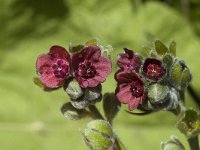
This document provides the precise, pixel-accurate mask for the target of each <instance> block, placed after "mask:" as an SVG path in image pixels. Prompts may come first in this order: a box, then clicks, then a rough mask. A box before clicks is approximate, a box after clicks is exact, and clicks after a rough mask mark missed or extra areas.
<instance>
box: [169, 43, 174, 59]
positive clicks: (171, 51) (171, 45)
mask: <svg viewBox="0 0 200 150" xmlns="http://www.w3.org/2000/svg"><path fill="white" fill-rule="evenodd" d="M169 52H170V53H171V54H172V55H174V56H176V42H175V41H172V42H171V44H170V46H169Z"/></svg>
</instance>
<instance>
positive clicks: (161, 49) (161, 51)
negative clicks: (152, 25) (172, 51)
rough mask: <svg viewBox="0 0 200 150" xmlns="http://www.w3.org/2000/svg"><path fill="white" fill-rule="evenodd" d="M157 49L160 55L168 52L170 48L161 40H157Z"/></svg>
mask: <svg viewBox="0 0 200 150" xmlns="http://www.w3.org/2000/svg"><path fill="white" fill-rule="evenodd" d="M155 49H156V51H157V53H158V54H159V55H164V54H165V53H167V52H168V48H167V47H166V46H165V44H163V43H162V42H161V41H160V40H156V41H155Z"/></svg>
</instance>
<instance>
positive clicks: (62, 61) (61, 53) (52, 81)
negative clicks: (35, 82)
mask: <svg viewBox="0 0 200 150" xmlns="http://www.w3.org/2000/svg"><path fill="white" fill-rule="evenodd" d="M36 70H37V72H38V74H39V75H40V80H41V82H42V83H43V84H44V85H45V86H46V87H47V88H57V87H59V86H61V85H62V84H63V82H64V81H65V79H67V78H68V77H69V74H70V55H69V54H68V52H67V51H66V49H65V48H63V47H61V46H56V45H55V46H52V47H51V48H50V50H49V53H47V54H42V55H40V56H39V57H38V58H37V62H36Z"/></svg>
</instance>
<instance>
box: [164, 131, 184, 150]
mask: <svg viewBox="0 0 200 150" xmlns="http://www.w3.org/2000/svg"><path fill="white" fill-rule="evenodd" d="M161 150H185V148H184V146H183V144H182V143H181V142H180V141H179V140H178V138H177V137H176V136H174V135H173V136H171V137H170V140H169V141H167V142H161Z"/></svg>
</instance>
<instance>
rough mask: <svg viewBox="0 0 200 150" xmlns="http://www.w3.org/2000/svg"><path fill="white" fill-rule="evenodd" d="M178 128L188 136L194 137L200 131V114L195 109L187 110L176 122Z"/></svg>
mask: <svg viewBox="0 0 200 150" xmlns="http://www.w3.org/2000/svg"><path fill="white" fill-rule="evenodd" d="M176 126H177V128H178V129H179V130H180V131H181V132H182V133H183V134H184V135H185V136H186V137H187V138H192V137H194V136H197V135H198V134H199V133H200V115H199V113H197V112H196V111H195V110H193V109H188V110H186V111H185V113H184V116H183V117H182V118H181V120H179V121H178V122H177V124H176Z"/></svg>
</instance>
